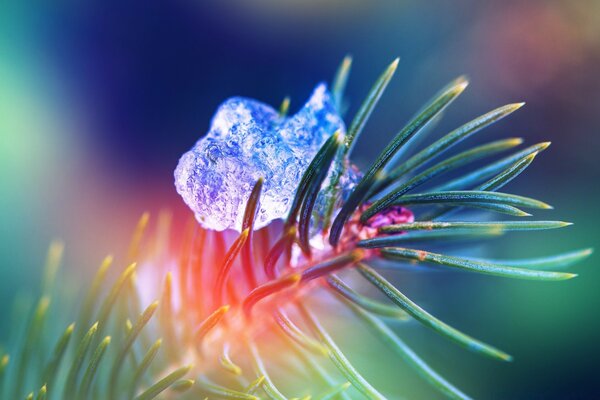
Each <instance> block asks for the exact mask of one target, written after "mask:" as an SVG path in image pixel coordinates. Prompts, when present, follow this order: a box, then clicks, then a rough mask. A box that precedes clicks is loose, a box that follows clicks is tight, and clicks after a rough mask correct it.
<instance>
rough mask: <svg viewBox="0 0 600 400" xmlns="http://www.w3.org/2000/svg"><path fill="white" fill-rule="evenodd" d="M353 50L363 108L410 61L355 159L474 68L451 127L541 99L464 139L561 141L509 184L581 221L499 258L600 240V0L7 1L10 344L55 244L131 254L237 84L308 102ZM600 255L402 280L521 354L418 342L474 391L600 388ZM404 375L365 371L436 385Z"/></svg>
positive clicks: (483, 394) (500, 250)
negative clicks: (566, 263)
mask: <svg viewBox="0 0 600 400" xmlns="http://www.w3.org/2000/svg"><path fill="white" fill-rule="evenodd" d="M347 53H350V54H352V55H353V57H354V65H353V70H352V74H351V79H350V82H349V85H348V89H347V94H348V96H349V99H350V112H349V115H350V116H351V115H352V114H353V112H354V111H355V110H356V107H357V106H358V104H359V102H360V100H361V99H362V96H364V95H365V94H366V92H367V91H368V89H369V87H370V85H371V84H372V82H373V80H374V79H375V78H376V77H377V76H378V74H379V73H380V72H381V71H382V70H383V69H384V68H385V66H386V65H387V64H388V63H389V62H390V61H391V60H393V59H394V58H395V57H396V56H400V57H401V61H400V66H399V68H398V71H397V74H396V77H395V79H394V80H393V82H392V84H391V85H390V87H389V89H388V91H387V92H386V94H385V95H384V97H383V99H382V102H381V103H380V106H379V108H378V109H377V111H376V112H375V113H374V114H373V116H372V119H371V121H370V122H369V124H368V126H367V130H366V132H365V133H364V135H363V136H362V139H361V141H360V143H359V144H358V146H357V148H356V150H355V156H354V159H355V161H356V163H357V164H358V165H359V166H363V167H364V166H366V165H368V162H369V160H372V159H373V157H374V156H375V155H376V154H377V153H378V152H379V151H380V150H381V149H382V147H383V146H384V145H385V144H386V142H387V141H388V140H389V139H390V138H391V137H392V136H393V134H394V133H395V132H396V131H397V130H398V129H399V128H400V127H401V126H402V124H403V123H404V122H406V121H407V119H408V118H409V117H410V116H412V115H413V114H414V113H415V112H416V111H417V110H418V109H419V107H420V106H421V105H422V104H423V102H424V101H426V100H427V99H428V98H429V97H430V96H431V95H433V94H434V93H435V92H436V91H437V90H438V89H439V88H441V87H442V86H443V85H444V84H446V83H447V82H448V81H450V80H451V79H453V78H455V77H456V76H458V75H460V74H467V75H468V76H469V78H470V80H471V85H470V87H469V89H468V90H467V91H466V93H465V94H463V95H462V96H461V98H460V99H459V100H457V101H456V102H455V104H454V105H453V106H452V107H451V108H450V109H449V110H448V111H447V112H446V115H445V119H444V121H443V122H442V123H441V124H440V125H439V126H438V128H437V129H436V131H437V135H438V136H439V135H441V134H443V133H445V132H447V131H449V130H450V129H452V128H454V127H456V126H458V125H459V124H461V123H463V122H465V121H467V120H468V119H471V118H473V117H475V116H477V115H479V114H482V113H484V112H486V111H488V110H490V109H492V108H495V107H497V106H500V105H503V104H505V103H509V102H516V101H526V102H527V106H526V107H524V108H523V109H521V110H519V111H518V112H517V113H515V114H514V115H513V116H511V117H510V119H509V120H504V121H502V122H501V123H499V124H497V125H494V126H493V127H492V128H490V129H489V130H488V131H487V133H484V134H481V135H478V136H479V138H480V139H472V140H470V141H469V143H474V142H477V140H490V139H491V138H494V137H496V138H497V137H500V136H506V137H507V136H519V137H523V138H525V140H526V142H527V143H529V144H533V143H535V142H540V141H546V140H550V141H552V143H553V144H552V146H551V147H550V148H549V149H548V150H547V151H546V152H544V153H543V154H542V155H541V156H540V157H538V158H537V159H536V162H535V164H534V165H533V166H532V168H531V169H529V170H528V172H527V173H526V174H524V175H523V176H522V177H521V178H520V179H519V180H517V181H515V182H514V183H511V185H510V186H509V187H508V188H507V190H506V191H508V192H511V193H519V194H523V195H527V196H533V197H537V198H540V199H542V200H545V201H548V202H550V203H551V204H553V205H554V206H555V210H554V211H552V212H551V213H550V212H542V213H538V214H537V215H536V217H539V219H562V220H568V221H572V222H574V223H575V226H573V227H569V228H566V229H564V230H560V231H557V232H548V233H540V234H535V235H530V234H519V233H517V234H514V235H511V236H509V237H507V238H505V239H502V240H499V241H497V243H494V245H493V246H487V245H486V246H485V248H486V250H488V248H489V254H491V255H492V256H496V257H510V256H514V257H521V256H535V255H542V254H548V253H558V252H561V251H566V250H570V249H579V248H584V247H590V246H595V247H597V246H598V239H599V238H600V233H599V229H598V225H599V223H600V218H599V213H598V204H600V187H599V185H598V182H599V179H600V168H599V165H598V156H597V154H598V151H599V150H600V132H599V129H600V122H599V118H598V116H599V115H600V74H599V72H598V71H600V2H598V1H595V0H587V1H586V0H578V1H570V2H565V1H506V0H505V1H486V2H470V1H464V0H456V1H452V2H447V1H441V0H439V1H438V0H435V1H429V2H418V1H397V0H394V1H392V0H390V1H378V2H373V1H366V0H304V1H301V0H287V1H278V0H254V1H231V0H222V1H214V2H213V1H192V0H174V1H169V2H160V1H146V2H134V1H129V0H126V1H123V0H121V1H110V0H107V1H102V2H100V1H99V2H76V1H69V0H61V1H55V2H29V1H11V0H8V1H3V2H0V190H1V192H0V239H1V240H0V315H1V316H2V318H1V319H0V339H2V338H4V337H5V334H6V330H7V320H8V317H7V316H8V314H9V313H10V311H9V310H10V304H11V302H12V299H13V298H14V296H15V295H16V294H17V292H19V291H23V290H25V291H26V290H29V289H33V288H36V287H37V285H38V284H39V279H40V278H39V275H40V273H39V271H40V269H41V266H42V264H43V259H44V257H45V253H46V249H47V246H48V244H49V242H50V241H51V240H52V239H53V238H57V237H58V238H61V239H63V240H64V241H65V242H66V246H67V247H66V260H67V262H66V264H67V265H68V268H71V270H72V272H73V274H75V275H77V274H80V273H83V274H86V273H87V272H89V271H92V270H94V269H95V268H96V267H97V265H98V263H99V262H100V260H101V258H102V257H103V256H104V255H105V254H107V253H110V252H116V253H119V252H122V251H123V249H124V248H125V246H126V244H127V240H128V237H129V236H130V233H131V231H132V229H133V227H134V225H135V222H136V220H137V219H138V217H139V215H140V214H141V213H142V212H143V211H145V210H148V211H150V212H152V213H154V214H155V215H156V212H157V211H158V210H160V209H162V208H170V209H173V210H175V211H177V212H183V208H182V202H181V201H180V199H179V198H178V196H177V195H176V193H175V191H174V189H173V178H172V172H173V169H174V167H175V165H176V163H177V160H178V157H179V156H180V155H181V154H182V153H183V152H184V151H186V150H187V149H188V148H190V147H191V146H192V144H193V143H194V142H195V141H196V140H197V139H198V138H199V137H201V136H202V135H203V134H204V133H205V132H206V130H207V128H208V125H209V122H210V117H211V115H212V114H213V113H214V111H215V109H216V107H217V106H218V104H219V103H221V102H222V101H223V100H224V99H226V98H227V97H230V96H233V95H242V96H248V97H253V98H256V99H259V100H262V101H264V102H267V103H270V104H273V105H274V106H277V105H278V104H279V103H280V102H281V100H282V99H283V97H284V96H286V95H289V96H290V97H291V99H292V105H291V110H292V112H293V111H294V110H296V109H297V108H299V107H301V105H302V104H303V102H304V101H305V100H306V98H307V96H308V95H309V94H310V92H311V91H312V89H313V87H314V86H315V85H316V84H317V83H318V82H320V81H323V80H325V81H330V79H331V77H332V75H333V73H334V71H335V69H336V68H337V65H338V63H339V62H340V61H341V59H342V57H343V56H344V55H345V54H347ZM597 259H598V258H597V257H592V258H591V259H590V260H588V261H586V262H585V263H583V264H581V265H579V266H577V267H575V268H574V270H575V272H577V273H579V274H580V276H579V277H578V278H577V279H574V280H571V281H567V282H561V283H536V282H512V281H506V280H502V279H495V278H490V277H479V276H470V275H466V274H452V273H432V274H413V275H403V277H404V276H406V277H407V279H406V280H405V281H404V280H403V281H402V282H401V283H399V285H400V286H401V288H402V289H404V290H405V291H406V292H407V294H409V295H411V296H412V297H413V298H414V299H415V300H417V301H419V302H420V303H422V304H423V305H424V307H425V308H427V309H429V310H430V311H432V313H434V314H435V315H438V316H442V317H443V319H444V320H446V321H447V322H449V323H450V324H451V325H454V326H456V327H458V328H460V329H462V330H464V331H466V332H468V333H470V334H472V335H473V336H475V337H478V338H481V339H484V341H486V342H488V343H492V344H494V345H497V346H498V347H500V348H502V349H503V350H506V351H508V352H509V353H511V354H513V355H514V356H515V362H514V363H512V364H498V363H495V362H492V361H488V360H482V359H480V358H478V357H476V356H474V355H473V354H470V353H467V352H464V351H463V350H462V349H457V348H454V347H453V346H452V345H448V343H446V342H445V341H444V340H443V339H440V338H439V337H437V336H436V335H435V334H433V333H430V332H424V330H423V329H422V328H420V327H417V326H414V327H409V328H407V329H406V331H405V332H404V333H403V337H405V338H406V340H407V342H409V343H410V344H411V345H413V346H414V347H415V348H417V349H418V350H419V351H420V353H421V354H422V355H423V357H424V358H425V359H426V360H428V361H429V362H430V363H431V365H432V366H433V367H435V368H437V369H438V370H439V371H440V372H441V373H443V374H445V375H446V376H447V377H448V379H449V380H450V381H451V382H453V383H455V384H457V385H458V386H459V387H461V388H463V389H464V390H465V391H466V392H467V393H469V394H472V395H473V396H474V397H478V398H494V399H537V398H539V399H550V398H556V399H566V398H598V396H600V387H598V385H597V376H598V373H599V372H600V371H598V366H597V359H598V357H600V344H599V342H600V340H599V339H600V319H599V318H598V310H599V307H600V286H599V282H600V270H599V269H598V267H597V265H596V264H598V262H597ZM5 316H6V318H5ZM348 340H350V339H348ZM355 345H357V346H359V345H358V344H356V343H355ZM357 351H358V352H359V353H362V354H364V355H366V354H368V350H367V349H364V348H363V349H361V348H359V349H358V350H357ZM402 371H403V370H402V369H401V368H400V367H398V370H395V369H391V370H386V371H378V370H377V368H376V366H373V367H372V371H371V372H368V371H367V372H366V373H365V374H366V375H367V376H371V375H376V376H375V377H374V378H373V379H375V380H377V379H380V380H386V379H387V381H388V382H391V381H393V382H395V384H399V383H398V382H400V383H401V384H402V392H403V393H406V394H407V395H408V397H411V396H413V397H415V398H436V396H437V394H436V393H435V392H434V391H433V390H432V389H430V388H428V387H427V386H426V385H425V384H424V383H423V382H422V381H421V380H420V379H418V378H416V377H415V376H414V375H411V374H410V373H408V372H407V374H403V373H401V372H402ZM405 375H406V376H405ZM377 376H379V378H377Z"/></svg>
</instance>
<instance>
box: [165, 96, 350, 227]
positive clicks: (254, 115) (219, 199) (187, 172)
mask: <svg viewBox="0 0 600 400" xmlns="http://www.w3.org/2000/svg"><path fill="white" fill-rule="evenodd" d="M337 130H340V131H341V133H342V134H344V133H345V126H344V122H343V120H342V118H341V117H340V115H339V114H338V112H337V110H336V107H335V105H334V103H333V99H332V96H331V94H330V92H329V91H328V90H327V86H326V85H325V84H320V85H318V86H317V87H316V88H315V90H314V91H313V93H312V95H311V97H310V99H309V100H308V102H307V103H306V104H305V105H304V106H303V107H302V109H300V111H298V113H296V114H295V115H293V116H292V117H289V118H282V117H281V116H280V115H279V114H278V112H277V111H275V110H274V109H273V108H272V107H270V106H268V105H266V104H263V103H261V102H258V101H256V100H252V99H246V98H242V97H234V98H231V99H229V100H226V101H225V102H224V103H223V104H221V106H220V107H219V109H218V110H217V112H216V114H215V116H214V117H213V119H212V122H211V125H210V129H209V131H208V133H207V134H206V136H204V137H203V138H202V139H200V140H199V141H198V142H197V143H196V144H195V145H194V147H193V148H192V149H191V150H189V151H188V152H186V153H185V154H184V155H183V156H182V157H181V159H180V160H179V164H178V165H177V168H176V169H175V187H176V189H177V192H178V193H179V194H180V195H181V197H183V200H184V201H185V203H186V204H187V205H188V206H189V207H190V208H191V209H192V211H193V212H194V214H195V216H196V219H197V220H198V221H199V222H200V223H201V224H202V225H203V226H204V227H206V228H209V229H214V230H218V231H221V230H225V229H235V230H237V231H239V230H240V229H241V226H242V219H243V215H244V208H245V205H246V202H247V200H248V197H249V196H250V192H251V190H252V187H253V186H254V184H255V183H256V181H257V180H258V179H259V178H260V177H263V178H264V186H263V190H262V195H261V200H260V209H259V210H258V213H257V217H256V220H255V229H259V228H261V227H263V226H266V225H267V224H269V222H271V221H273V220H275V219H279V218H284V217H285V216H286V215H287V213H288V212H289V209H290V207H291V203H292V201H293V199H294V194H295V190H296V187H297V186H298V183H299V182H300V178H301V177H302V174H303V173H304V171H305V170H306V168H307V167H308V164H309V163H310V161H311V160H312V158H313V157H314V156H315V154H316V153H317V151H318V150H319V148H320V147H321V145H322V144H323V143H324V142H325V140H326V139H327V138H328V137H329V136H331V135H332V134H333V133H334V132H335V131H337ZM352 176H355V173H354V172H353V173H352ZM353 181H354V179H353V178H352V177H351V178H350V179H346V181H343V182H346V186H348V185H351V184H353V183H354V182H353ZM343 192H344V191H343Z"/></svg>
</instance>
